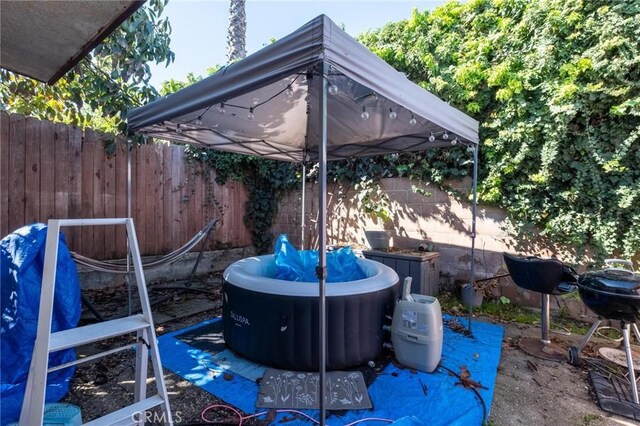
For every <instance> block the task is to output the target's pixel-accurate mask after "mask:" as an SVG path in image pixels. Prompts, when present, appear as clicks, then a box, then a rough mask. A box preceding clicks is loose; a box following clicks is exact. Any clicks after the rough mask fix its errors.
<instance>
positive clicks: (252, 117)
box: [247, 107, 256, 120]
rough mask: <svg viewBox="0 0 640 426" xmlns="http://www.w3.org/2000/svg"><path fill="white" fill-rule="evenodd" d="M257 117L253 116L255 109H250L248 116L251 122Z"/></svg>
mask: <svg viewBox="0 0 640 426" xmlns="http://www.w3.org/2000/svg"><path fill="white" fill-rule="evenodd" d="M255 117H256V116H255V115H253V107H251V108H249V114H247V118H248V119H249V120H253V119H254V118H255Z"/></svg>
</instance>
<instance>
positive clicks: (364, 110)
mask: <svg viewBox="0 0 640 426" xmlns="http://www.w3.org/2000/svg"><path fill="white" fill-rule="evenodd" d="M360 117H362V119H363V120H368V119H369V112H368V111H367V107H362V113H361V114H360Z"/></svg>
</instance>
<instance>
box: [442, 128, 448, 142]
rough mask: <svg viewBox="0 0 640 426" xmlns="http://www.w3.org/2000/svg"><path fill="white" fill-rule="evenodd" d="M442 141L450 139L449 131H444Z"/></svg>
mask: <svg viewBox="0 0 640 426" xmlns="http://www.w3.org/2000/svg"><path fill="white" fill-rule="evenodd" d="M442 139H444V140H445V141H446V140H447V139H449V133H447V131H446V130H445V131H444V134H443V135H442Z"/></svg>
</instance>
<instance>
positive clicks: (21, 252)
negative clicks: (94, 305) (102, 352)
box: [0, 223, 82, 425]
mask: <svg viewBox="0 0 640 426" xmlns="http://www.w3.org/2000/svg"><path fill="white" fill-rule="evenodd" d="M46 237H47V226H46V225H44V224H41V223H39V224H34V225H29V226H25V227H22V228H20V229H18V230H17V231H14V232H13V233H11V234H9V235H7V236H6V237H4V238H3V239H2V240H1V241H0V264H1V268H0V283H1V284H0V293H1V296H2V297H1V303H0V304H1V309H2V328H1V331H0V332H1V336H2V337H1V339H0V352H1V353H2V358H1V360H0V365H1V367H2V374H1V379H2V380H1V382H2V383H1V384H0V413H1V417H0V423H1V424H2V425H5V424H8V423H10V422H13V421H16V420H18V416H19V415H20V408H21V407H22V399H23V397H24V391H25V386H26V381H27V376H28V374H29V365H30V363H31V355H32V352H33V346H34V342H35V339H36V332H37V326H38V311H39V305H40V287H41V285H42V269H43V265H44V253H45V242H46ZM81 309H82V308H81V304H80V284H79V281H78V274H77V271H76V266H75V263H74V262H73V260H72V259H71V256H70V254H69V250H68V249H67V246H66V244H65V240H64V236H63V235H62V234H60V245H59V247H58V262H57V273H56V289H55V295H54V304H53V313H52V326H51V329H52V331H60V330H65V329H68V328H73V327H75V326H76V325H77V324H78V320H79V319H80V312H81ZM73 360H75V350H74V349H67V350H64V351H58V352H55V353H52V354H50V355H49V367H53V366H56V365H60V364H63V363H67V362H70V361H73ZM74 371H75V369H74V367H70V368H65V369H62V370H57V371H54V372H52V373H49V375H48V380H47V392H46V402H57V401H59V400H60V399H62V397H63V396H64V395H65V394H66V393H67V391H68V388H69V381H70V380H71V376H72V375H73V372H74Z"/></svg>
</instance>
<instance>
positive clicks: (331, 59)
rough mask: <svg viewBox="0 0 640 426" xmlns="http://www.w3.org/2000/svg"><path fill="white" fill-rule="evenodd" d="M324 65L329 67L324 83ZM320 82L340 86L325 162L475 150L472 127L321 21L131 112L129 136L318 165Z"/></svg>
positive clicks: (330, 101)
mask: <svg viewBox="0 0 640 426" xmlns="http://www.w3.org/2000/svg"><path fill="white" fill-rule="evenodd" d="M323 63H325V64H328V65H329V66H330V67H329V72H328V73H326V74H324V76H323V68H322V65H323ZM323 78H325V79H326V80H327V81H328V84H329V85H333V86H335V87H336V88H337V89H338V92H337V93H336V94H334V95H329V96H328V97H327V117H326V120H327V128H328V131H327V133H328V134H327V159H328V160H335V159H343V158H350V157H357V156H370V155H377V154H387V153H393V152H402V151H418V150H424V149H427V148H430V147H437V146H450V145H451V144H452V143H453V144H455V143H457V142H461V143H467V144H477V143H478V122H477V121H476V120H474V119H472V118H470V117H469V116H467V115H465V114H464V113H462V112H461V111H459V110H457V109H455V108H454V107H452V106H450V105H448V104H447V103H445V102H443V101H442V100H440V99H439V98H437V97H436V96H434V95H433V94H431V93H429V92H428V91H426V90H424V89H423V88H421V87H420V86H418V85H416V84H414V83H412V82H411V81H409V80H408V79H407V78H406V77H405V76H404V74H402V73H400V72H398V71H396V70H395V69H393V68H392V67H391V66H390V65H388V64H387V63H386V62H384V61H383V60H382V59H380V58H379V57H378V56H376V55H375V54H373V53H372V52H371V51H369V50H368V49H367V48H366V47H365V46H363V45H362V44H360V43H359V42H358V41H356V40H355V39H353V38H352V37H351V36H349V35H348V34H347V33H345V32H344V31H343V30H342V29H340V28H339V27H338V26H337V25H336V24H335V23H334V22H332V21H331V20H330V19H329V18H328V17H326V16H324V15H321V16H318V17H317V18H315V19H313V20H312V21H310V22H308V23H307V24H305V25H304V26H302V27H301V28H299V29H298V30H297V31H295V32H293V33H292V34H290V35H288V36H286V37H284V38H282V39H280V40H278V41H277V42H275V43H273V44H271V45H269V46H267V47H265V48H263V49H262V50H260V51H258V52H256V53H254V54H253V55H250V56H248V57H247V58H245V59H243V60H241V61H238V62H236V63H233V64H231V65H228V66H227V67H225V68H223V69H221V70H220V71H218V72H217V73H216V74H214V75H212V76H210V77H208V78H206V79H204V80H202V81H200V82H197V83H195V84H193V85H191V86H189V87H187V88H185V89H182V90H180V91H178V92H176V93H174V94H171V95H169V96H167V97H165V98H163V99H160V100H157V101H155V102H152V103H150V104H148V105H145V106H142V107H140V108H136V109H133V110H130V111H129V114H128V125H129V131H130V132H131V133H134V132H137V133H141V134H146V135H149V136H153V137H158V138H162V139H168V140H172V141H176V142H183V143H190V144H195V145H201V146H208V147H211V148H215V149H218V150H223V151H231V152H237V153H245V154H252V155H258V156H262V157H267V158H273V159H278V160H285V161H296V162H300V161H304V160H317V158H318V144H319V141H318V140H319V136H318V135H319V126H320V120H322V115H321V114H320V113H319V110H320V104H319V102H320V90H321V87H322V86H321V83H322V79H323ZM331 92H332V91H330V93H331ZM249 113H251V114H252V115H253V117H252V119H250V118H249V117H248V116H249V115H250V114H249ZM363 114H364V115H366V114H368V119H366V120H365V119H363V118H362V117H361V115H363Z"/></svg>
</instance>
